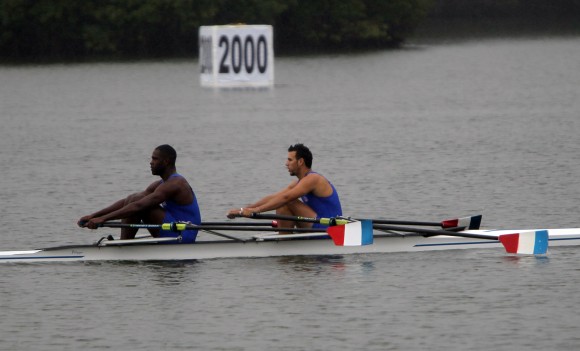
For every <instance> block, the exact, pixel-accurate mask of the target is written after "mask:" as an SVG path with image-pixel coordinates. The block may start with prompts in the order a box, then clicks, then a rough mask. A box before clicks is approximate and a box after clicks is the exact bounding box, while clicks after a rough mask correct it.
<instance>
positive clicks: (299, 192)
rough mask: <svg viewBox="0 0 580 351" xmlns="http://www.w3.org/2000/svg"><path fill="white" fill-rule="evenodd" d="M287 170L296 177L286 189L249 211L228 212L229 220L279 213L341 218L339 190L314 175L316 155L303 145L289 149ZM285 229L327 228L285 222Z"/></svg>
mask: <svg viewBox="0 0 580 351" xmlns="http://www.w3.org/2000/svg"><path fill="white" fill-rule="evenodd" d="M286 168H287V169H288V173H289V174H290V176H296V177H297V178H298V180H294V181H292V182H291V183H290V185H288V186H287V187H286V188H284V189H282V190H280V191H279V192H277V193H274V194H270V195H268V196H266V197H264V198H262V199H261V200H259V201H257V202H255V203H252V204H249V205H247V206H245V207H238V208H234V209H231V210H229V211H228V213H227V217H228V218H234V217H239V216H243V217H251V216H252V214H254V213H261V212H267V211H272V210H276V214H279V215H288V216H301V217H318V218H320V217H330V218H333V217H337V216H341V215H342V207H341V204H340V199H339V197H338V192H337V191H336V188H335V187H334V185H332V183H331V182H330V181H328V179H326V178H325V177H324V176H323V175H321V174H319V173H317V172H314V171H312V169H311V168H312V153H311V152H310V150H309V149H308V147H306V146H304V145H303V144H296V145H292V146H290V147H289V148H288V158H287V160H286ZM278 225H279V226H280V227H282V228H295V227H300V228H324V227H326V226H325V225H323V224H320V223H311V222H294V221H287V220H281V221H279V223H278Z"/></svg>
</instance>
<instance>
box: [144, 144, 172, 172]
mask: <svg viewBox="0 0 580 351" xmlns="http://www.w3.org/2000/svg"><path fill="white" fill-rule="evenodd" d="M176 159H177V152H176V151H175V149H174V148H173V147H171V146H170V145H167V144H164V145H159V146H158V147H156V148H155V150H153V154H151V163H150V165H151V173H153V175H159V176H161V175H163V173H165V171H166V170H167V168H175V160H176Z"/></svg>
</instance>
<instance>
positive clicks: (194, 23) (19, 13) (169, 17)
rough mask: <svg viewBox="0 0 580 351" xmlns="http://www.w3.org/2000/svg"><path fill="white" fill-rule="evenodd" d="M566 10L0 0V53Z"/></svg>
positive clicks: (393, 42) (570, 9) (468, 1)
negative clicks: (226, 29) (215, 29)
mask: <svg viewBox="0 0 580 351" xmlns="http://www.w3.org/2000/svg"><path fill="white" fill-rule="evenodd" d="M517 16H528V17H530V16H531V17H538V18H542V17H546V16H551V17H556V18H560V17H568V18H570V17H571V18H575V19H576V20H579V18H580V0H82V1H79V0H34V1H31V0H0V58H2V59H4V60H14V61H22V60H47V59H48V60H61V59H73V60H77V59H92V58H104V57H114V58H123V57H127V58H141V57H176V56H187V57H191V56H196V55H197V52H198V29H199V27H200V26H202V25H221V24H231V23H246V24H271V25H273V26H274V37H275V40H274V44H275V50H276V52H277V53H278V54H284V53H291V52H293V51H297V50H300V51H314V50H350V49H357V48H384V47H393V46H397V45H400V44H401V43H402V42H404V40H405V39H406V38H407V37H408V36H409V35H411V34H412V33H413V30H414V29H415V28H416V27H417V26H418V25H419V24H420V23H421V21H422V20H423V19H425V18H426V17H436V18H468V19H471V18H485V17H493V18H497V17H517Z"/></svg>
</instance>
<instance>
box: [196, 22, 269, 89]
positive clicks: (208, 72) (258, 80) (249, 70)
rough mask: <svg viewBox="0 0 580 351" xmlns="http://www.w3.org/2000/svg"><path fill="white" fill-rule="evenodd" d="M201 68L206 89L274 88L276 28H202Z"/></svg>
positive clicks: (202, 81)
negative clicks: (274, 39) (274, 35)
mask: <svg viewBox="0 0 580 351" xmlns="http://www.w3.org/2000/svg"><path fill="white" fill-rule="evenodd" d="M199 65H200V83H201V86H203V87H226V88H228V87H233V88H235V87H270V86H272V85H273V84H274V45H273V35H272V26H269V25H227V26H201V27H200V28H199Z"/></svg>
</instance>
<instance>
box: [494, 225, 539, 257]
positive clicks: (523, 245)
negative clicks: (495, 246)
mask: <svg viewBox="0 0 580 351" xmlns="http://www.w3.org/2000/svg"><path fill="white" fill-rule="evenodd" d="M499 241H500V242H501V243H502V244H503V246H504V247H505V250H506V251H507V253H512V254H522V255H544V254H546V252H548V231H547V230H532V231H525V232H521V233H513V234H504V235H500V236H499Z"/></svg>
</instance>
